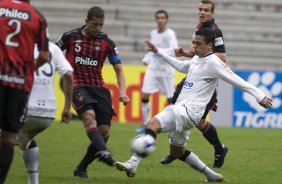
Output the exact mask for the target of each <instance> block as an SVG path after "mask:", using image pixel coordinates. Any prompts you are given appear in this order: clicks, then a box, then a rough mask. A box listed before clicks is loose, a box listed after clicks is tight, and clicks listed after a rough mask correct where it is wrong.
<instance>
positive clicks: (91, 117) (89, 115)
mask: <svg viewBox="0 0 282 184" xmlns="http://www.w3.org/2000/svg"><path fill="white" fill-rule="evenodd" d="M81 118H82V121H83V123H84V126H85V127H86V128H96V127H97V126H96V120H95V112H94V111H93V110H88V111H85V112H84V113H83V114H82V117H81Z"/></svg>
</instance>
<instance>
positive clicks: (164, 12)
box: [155, 10, 168, 19]
mask: <svg viewBox="0 0 282 184" xmlns="http://www.w3.org/2000/svg"><path fill="white" fill-rule="evenodd" d="M160 13H163V14H165V18H166V19H168V13H167V11H165V10H158V11H156V13H155V18H157V15H158V14H160Z"/></svg>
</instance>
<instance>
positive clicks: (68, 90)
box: [62, 71, 73, 123]
mask: <svg viewBox="0 0 282 184" xmlns="http://www.w3.org/2000/svg"><path fill="white" fill-rule="evenodd" d="M63 91H64V95H65V105H64V109H63V112H62V122H65V123H68V122H69V121H70V120H71V102H72V91H73V76H72V72H70V71H68V72H66V73H65V74H64V75H63Z"/></svg>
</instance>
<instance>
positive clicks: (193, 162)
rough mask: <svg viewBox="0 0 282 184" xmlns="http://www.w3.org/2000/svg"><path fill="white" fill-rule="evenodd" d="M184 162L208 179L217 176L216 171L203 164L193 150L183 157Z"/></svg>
mask: <svg viewBox="0 0 282 184" xmlns="http://www.w3.org/2000/svg"><path fill="white" fill-rule="evenodd" d="M185 163H187V164H189V165H190V166H191V167H192V168H194V169H196V170H198V171H200V172H201V173H203V174H204V175H205V176H206V177H207V178H208V179H214V178H217V175H218V174H217V173H216V172H214V171H213V170H211V169H210V168H209V167H208V166H207V165H206V164H204V163H203V162H202V161H201V160H200V159H199V157H197V155H195V154H194V153H193V152H191V153H190V154H189V156H188V157H187V158H186V159H185Z"/></svg>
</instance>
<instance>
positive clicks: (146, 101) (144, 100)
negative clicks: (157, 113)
mask: <svg viewBox="0 0 282 184" xmlns="http://www.w3.org/2000/svg"><path fill="white" fill-rule="evenodd" d="M149 97H150V95H149V94H146V93H142V102H143V103H148V102H149Z"/></svg>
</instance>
